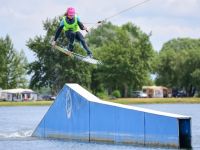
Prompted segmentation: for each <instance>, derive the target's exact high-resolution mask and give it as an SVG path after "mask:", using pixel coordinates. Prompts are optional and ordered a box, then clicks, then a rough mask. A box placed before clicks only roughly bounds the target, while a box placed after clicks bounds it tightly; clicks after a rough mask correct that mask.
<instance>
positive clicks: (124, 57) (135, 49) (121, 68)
mask: <svg viewBox="0 0 200 150" xmlns="http://www.w3.org/2000/svg"><path fill="white" fill-rule="evenodd" d="M111 27H112V25H111V24H110V23H108V24H103V25H102V26H100V27H99V28H100V29H97V30H93V31H92V33H91V34H90V35H89V36H92V35H96V36H100V37H103V35H104V36H106V34H105V33H104V32H103V33H102V32H99V30H102V31H109V33H111V34H112V35H113V36H112V37H111V38H109V39H107V37H105V38H106V39H107V40H105V41H103V42H101V40H100V43H101V44H102V46H101V44H100V45H99V46H100V47H98V48H96V49H95V51H96V53H97V55H98V56H99V57H100V59H101V60H102V62H103V65H101V66H99V67H98V68H97V70H96V73H95V75H94V76H95V77H96V79H98V81H99V83H104V85H105V87H107V88H108V89H111V91H112V89H120V90H121V91H122V92H123V95H124V96H125V97H127V96H128V91H129V90H130V89H139V88H141V86H142V85H144V84H145V83H147V81H149V80H148V79H149V77H150V74H149V72H150V71H151V65H150V61H151V59H152V57H153V55H154V52H153V49H152V45H151V43H150V41H149V36H148V35H146V34H145V33H143V32H142V31H141V30H140V29H139V28H138V27H136V26H134V25H133V24H132V23H127V24H125V25H123V26H122V27H117V26H115V27H114V28H111ZM105 28H108V29H107V30H106V29H105ZM93 32H95V33H93ZM88 39H89V42H90V39H92V41H91V42H90V44H93V43H94V45H97V44H96V43H98V38H94V37H88ZM94 47H95V46H94ZM97 84H98V83H97Z"/></svg>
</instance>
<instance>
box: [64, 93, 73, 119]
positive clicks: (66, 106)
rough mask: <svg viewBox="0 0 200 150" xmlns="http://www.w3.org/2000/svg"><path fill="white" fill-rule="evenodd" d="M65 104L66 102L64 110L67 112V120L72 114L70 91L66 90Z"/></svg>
mask: <svg viewBox="0 0 200 150" xmlns="http://www.w3.org/2000/svg"><path fill="white" fill-rule="evenodd" d="M65 102H66V103H65V108H66V112H67V118H70V117H71V114H72V98H71V92H70V90H67V93H66V101H65Z"/></svg>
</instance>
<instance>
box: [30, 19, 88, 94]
mask: <svg viewBox="0 0 200 150" xmlns="http://www.w3.org/2000/svg"><path fill="white" fill-rule="evenodd" d="M58 19H59V18H54V19H53V20H49V19H47V20H46V21H45V22H44V23H43V25H44V30H45V31H46V34H45V36H44V37H42V36H36V37H35V38H33V39H29V41H28V43H27V46H28V47H29V48H30V49H31V50H32V51H33V52H34V53H35V54H36V57H37V60H35V61H34V62H32V63H30V64H29V71H28V74H32V78H31V82H30V87H32V88H38V89H39V88H41V87H50V88H51V90H52V94H55V93H57V92H58V91H59V90H60V88H61V87H62V86H63V85H64V84H65V83H72V82H73V83H79V84H81V85H82V86H85V87H89V85H90V83H91V71H90V70H91V68H92V66H91V65H88V64H85V63H83V62H80V61H77V60H74V59H72V58H71V57H67V56H65V55H64V54H63V53H60V52H59V51H57V50H55V49H52V48H51V45H50V43H49V42H50V39H51V37H52V35H54V34H55V32H56V28H57V26H58V24H59V22H58ZM57 43H58V45H59V46H62V47H65V46H66V45H67V41H66V38H65V35H64V34H63V33H62V34H61V36H60V38H59V39H58V41H57ZM75 50H76V52H78V53H83V50H81V48H80V47H79V46H78V45H76V47H75Z"/></svg>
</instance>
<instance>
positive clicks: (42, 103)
mask: <svg viewBox="0 0 200 150" xmlns="http://www.w3.org/2000/svg"><path fill="white" fill-rule="evenodd" d="M52 103H53V101H28V102H25V101H24V102H8V101H0V106H48V105H51V104H52Z"/></svg>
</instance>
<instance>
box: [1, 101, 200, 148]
mask: <svg viewBox="0 0 200 150" xmlns="http://www.w3.org/2000/svg"><path fill="white" fill-rule="evenodd" d="M134 106H139V107H143V108H151V109H155V110H160V111H165V112H170V113H177V114H182V115H188V116H191V117H192V146H193V149H194V150H200V116H199V115H200V104H150V105H149V104H145V105H134ZM48 108H49V107H48V106H42V107H40V106H35V107H33V106H23V107H0V150H39V149H42V150H129V149H130V150H154V149H156V150H158V149H159V150H169V149H164V148H151V147H142V146H141V147H138V146H126V145H112V144H99V143H98V144H96V143H84V142H75V141H62V140H49V139H46V140H45V139H40V138H33V137H31V134H32V132H33V131H34V129H35V128H36V126H37V125H38V123H39V122H40V120H41V119H42V118H43V116H44V114H45V113H46V112H47V110H48Z"/></svg>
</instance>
